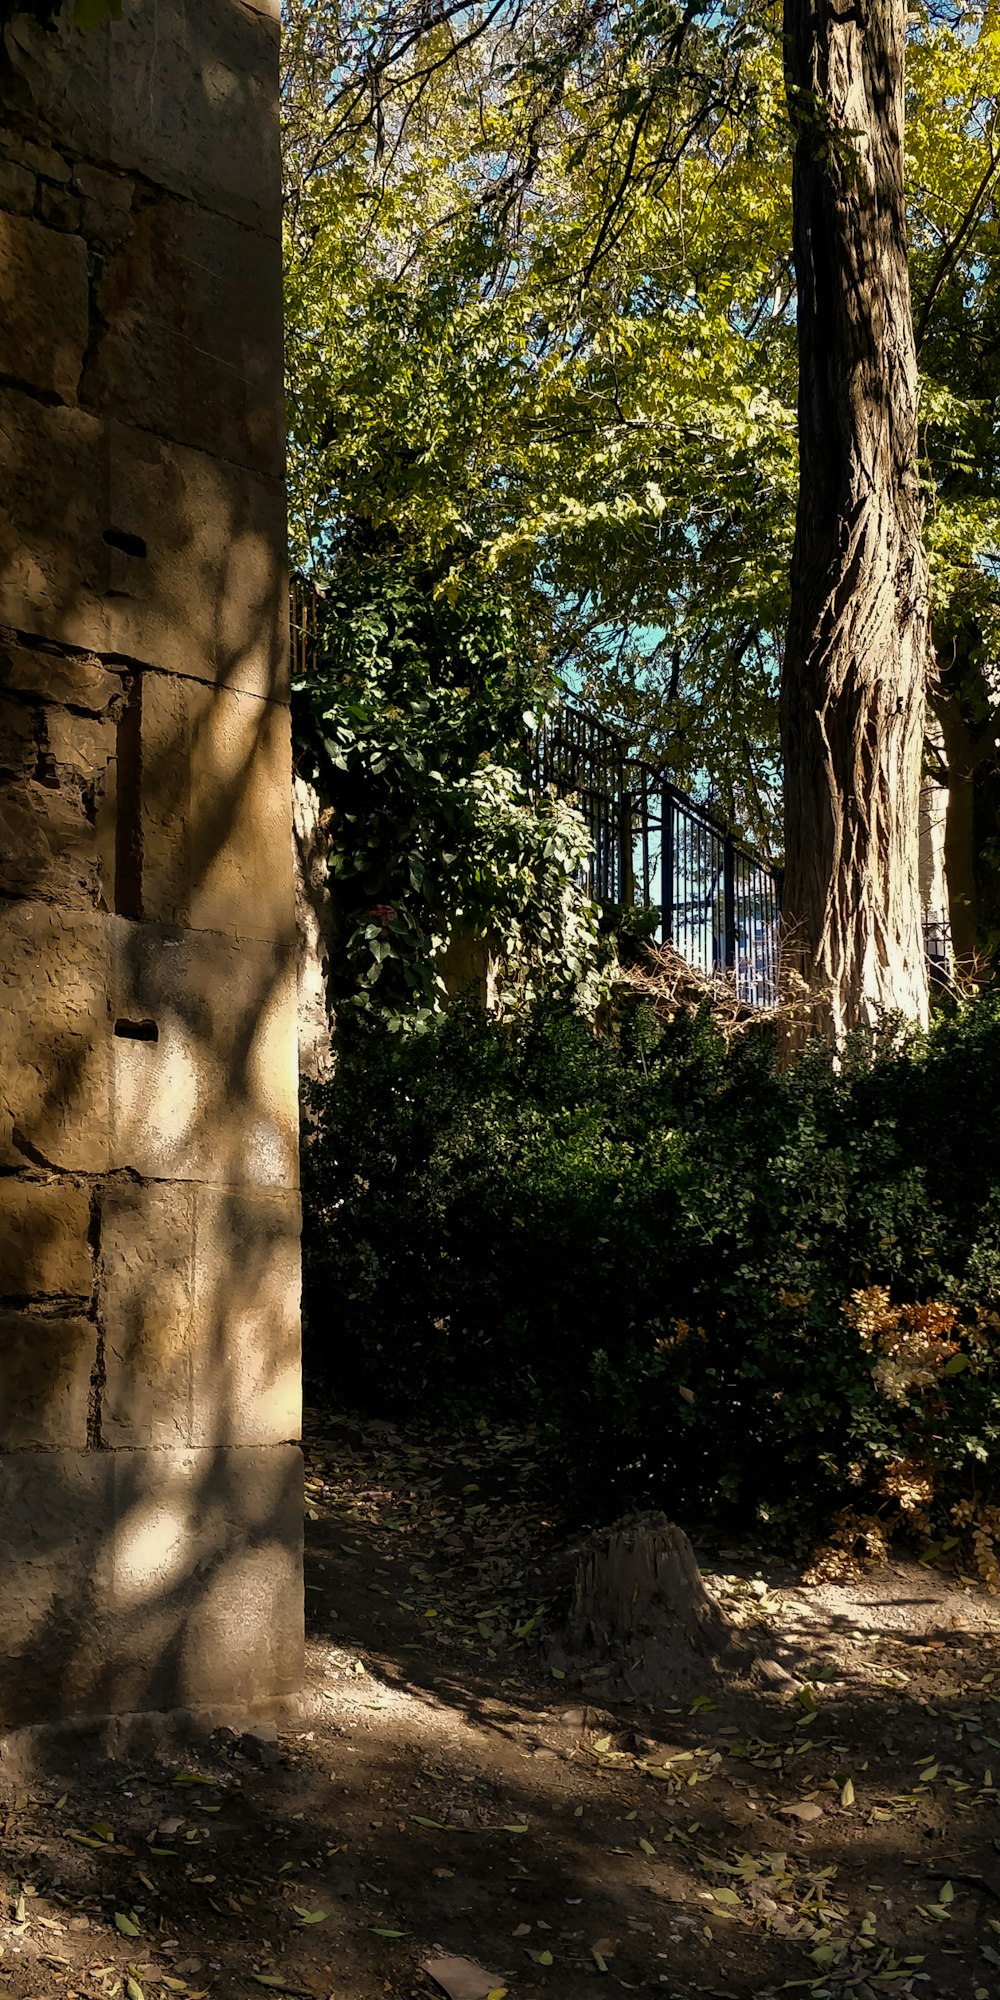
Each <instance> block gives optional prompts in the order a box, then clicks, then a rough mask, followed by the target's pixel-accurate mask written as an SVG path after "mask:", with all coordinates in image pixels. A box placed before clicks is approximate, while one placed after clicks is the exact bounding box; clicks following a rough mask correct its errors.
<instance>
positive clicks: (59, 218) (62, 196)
mask: <svg viewBox="0 0 1000 2000" xmlns="http://www.w3.org/2000/svg"><path fill="white" fill-rule="evenodd" d="M38 213H39V216H40V217H41V220H42V221H43V222H45V223H47V224H48V226H49V228H50V229H66V230H70V231H74V230H78V229H79V228H80V225H81V223H82V221H83V203H82V201H81V200H80V197H79V195H78V194H74V193H73V190H72V188H67V187H48V186H47V185H46V183H45V182H44V181H43V182H42V184H41V186H40V188H39V190H38ZM80 247H81V249H82V247H83V244H82V241H81V246H80Z"/></svg>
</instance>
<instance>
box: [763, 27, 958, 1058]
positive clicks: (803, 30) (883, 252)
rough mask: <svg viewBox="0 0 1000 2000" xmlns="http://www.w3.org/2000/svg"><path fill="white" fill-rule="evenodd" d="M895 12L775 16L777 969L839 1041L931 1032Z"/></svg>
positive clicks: (919, 584)
mask: <svg viewBox="0 0 1000 2000" xmlns="http://www.w3.org/2000/svg"><path fill="white" fill-rule="evenodd" d="M904 38H905V5H904V0H865V4H864V5H853V6H852V5H847V4H845V5H844V6H843V7H841V8H839V9H838V8H835V7H834V5H832V4H827V0H785V45H786V84H787V92H788V103H789V109H790V113H791V117H792V122H793V126H794V130H795V135H796V143H795V160H794V169H793V204H794V237H795V240H794V252H795V269H796V277H797V281H798V339H799V473H800V485H799V504H798V515H797V519H796V529H795V548H794V554H793V558H792V588H791V600H792V601H791V614H790V619H789V629H788V642H787V647H786V654H785V663H784V674H783V683H782V741H783V751H784V763H785V839H786V872H785V890H784V918H785V932H786V964H788V965H789V966H791V967H792V968H793V969H794V970H796V971H798V972H799V973H800V974H801V975H802V976H803V977H804V978H805V980H806V981H807V983H808V986H809V988H810V992H811V994H812V1008H811V1015H812V1025H813V1026H815V1027H818V1028H819V1029H820V1030H821V1032H823V1033H824V1034H825V1035H827V1037H828V1038H829V1039H831V1040H832V1041H834V1042H839V1041H840V1040H841V1038H842V1037H843V1035H844V1034H845V1033H846V1032H847V1031H848V1030H849V1029H851V1028H855V1027H859V1026H860V1027H872V1026H873V1025H874V1024H875V1023H876V1022H877V1020H878V1018H879V1017H880V1015H881V1014H882V1013H883V1012H884V1011H885V1010H896V1011H899V1012H901V1013H903V1014H905V1015H907V1016H910V1017H911V1018H913V1019H916V1020H920V1021H923V1020H926V1017H927V1005H928V1001H927V971H926V966H925V961H924V949H923V939H922V931H921V917H920V887H919V797H920V772H921V749H922V742H923V721H924V680H925V671H926V665H927V659H928V602H927V574H926V564H925V560H924V554H923V548H922V545H921V518H922V509H921V501H920V492H919V486H918V480H917V426H916V411H917V364H916V352H915V348H914V341H913V322H912V316H911V310H910V290H909V277H908V271H907V250H906V220H905V211H904V201H903V61H904Z"/></svg>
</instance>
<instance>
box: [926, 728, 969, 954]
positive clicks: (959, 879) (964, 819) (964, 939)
mask: <svg viewBox="0 0 1000 2000" xmlns="http://www.w3.org/2000/svg"><path fill="white" fill-rule="evenodd" d="M934 710H935V714H936V715H937V718H938V720H939V722H940V724H941V734H942V736H943V738H944V757H945V763H946V764H947V767H948V813H947V818H946V820H945V830H944V869H945V876H946V879H947V883H948V915H949V918H950V921H951V949H952V956H953V957H954V959H955V962H956V964H958V965H965V966H966V967H969V966H970V965H971V964H972V963H973V961H974V960H975V956H976V946H977V935H978V928H979V913H978V907H977V905H978V894H977V887H976V828H975V773H976V764H977V761H978V760H977V755H976V743H975V739H974V737H973V734H972V731H971V729H970V728H969V725H968V723H967V722H966V720H965V717H964V715H963V714H962V711H961V708H960V707H959V704H958V702H957V701H956V699H955V697H954V696H953V695H948V694H946V693H945V691H944V690H943V689H939V690H938V693H937V696H936V697H935V702H934Z"/></svg>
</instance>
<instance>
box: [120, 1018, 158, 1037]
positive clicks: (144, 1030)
mask: <svg viewBox="0 0 1000 2000" xmlns="http://www.w3.org/2000/svg"><path fill="white" fill-rule="evenodd" d="M115 1034H116V1035H118V1036H119V1037H120V1039H121V1040H122V1041H123V1042H158V1041H159V1039H160V1030H159V1028H158V1027H157V1025H156V1022H155V1021H116V1022H115Z"/></svg>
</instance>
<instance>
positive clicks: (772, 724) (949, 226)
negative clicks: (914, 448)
mask: <svg viewBox="0 0 1000 2000" xmlns="http://www.w3.org/2000/svg"><path fill="white" fill-rule="evenodd" d="M288 14H289V19H288V31H287V38H286V69H285V82H284V117H285V140H286V161H287V181H288V194H287V251H286V254H287V269H288V277H287V341H288V356H289V410H290V416H289V423H290V477H291V501H292V518H293V536H294V542H293V547H294V554H295V558H296V560H298V561H299V562H300V563H303V564H305V565H306V566H310V565H311V566H313V567H315V568H316V569H318V570H319V571H320V572H323V571H324V570H329V568H330V567H331V565H332V564H333V563H334V562H335V560H336V556H337V551H338V548H339V546H340V544H341V540H342V537H343V536H344V534H345V533H346V532H348V531H349V528H350V524H351V523H353V522H356V521H358V520H362V521H366V522H368V523H370V524H371V525H372V526H373V527H377V528H378V529H379V530H380V531H382V532H386V531H388V532H390V533H391V534H392V535H394V536H396V537H397V538H398V539H399V541H400V544H401V545H405V546H407V547H408V548H410V549H412V550H413V551H414V552H418V553H419V554H421V555H422V556H423V557H426V558H427V559H429V560H430V561H432V562H433V563H435V564H437V565H439V566H440V569H441V582H440V586H439V587H440V588H441V589H447V587H448V583H447V579H448V576H449V575H451V574H458V573H464V572H467V571H469V570H472V571H474V572H475V571H479V572H482V573H485V572H489V573H490V574H491V575H493V576H495V577H497V578H499V579H500V580H501V581H502V583H503V586H504V588H505V589H506V590H507V591H508V592H509V593H510V594H511V595H512V597H513V598H515V599H516V600H517V603H518V607H519V616H520V617H521V618H522V619H523V622H524V629H525V630H526V632H528V633H530V643H531V644H532V646H533V648H534V650H535V654H536V658H537V660H538V662H539V663H540V664H541V665H542V666H543V667H544V668H545V669H546V670H547V671H549V672H550V673H551V674H552V675H553V676H556V677H558V676H562V677H564V678H565V679H566V680H568V682H569V684H570V685H571V686H573V687H574V688H577V689H580V690H582V691H585V692H586V693H588V694H589V695H590V696H591V697H592V698H594V699H596V700H597V701H598V703H599V704H600V705H601V706H602V707H603V708H604V710H605V711H606V712H608V713H610V714H614V715H616V716H618V717H620V718H621V719H622V720H623V721H625V722H626V723H627V725H628V727H629V729H630V731H632V732H633V733H634V735H635V736H636V738H637V739H638V740H639V741H640V742H641V743H643V744H645V745H647V746H648V747H649V749H650V751H651V753H652V754H653V755H654V756H655V757H656V758H657V759H658V760H660V761H663V762H665V763H668V764H669V766H670V768H671V769H672V771H673V772H674V774H675V776H676V777H677V778H678V780H679V781H680V782H681V783H682V784H688V785H690V786H693V787H694V788H695V789H705V788H707V789H709V790H710V791H711V793H712V795H713V796H714V797H716V798H717V799H718V800H719V802H720V803H721V804H722V805H723V807H724V809H725V810H727V811H728V812H729V813H730V814H731V815H732V816H733V818H734V819H736V820H737V821H738V822H740V823H741V824H742V825H743V826H744V827H745V828H746V829H747V830H748V831H749V832H750V833H751V834H752V835H754V836H755V837H756V838H757V839H758V840H759V841H760V842H761V843H762V844H764V845H765V846H769V847H771V848H772V849H773V848H775V847H776V845H777V843H778V841H779V838H780V836H779V834H778V831H777V806H776V798H777V785H776V774H777V743H776V705H775V686H776V668H777V657H778V653H779V650H780V643H781V635H782V633H783V630H784V625H785V621H786V618H787V609H788V572H789V560H790V553H791V536H792V527H793V515H794V504H795V492H796V464H795V419H794V399H795V324H794V323H795V298H794V284H793V279H792V274H791V200H790V187H791V136H790V131H789V125H788V118H787V113H786V109H785V104H784V93H783V81H782V46H781V32H780V22H779V20H778V17H777V15H776V13H775V11H774V9H773V8H771V7H767V6H764V7H755V6H752V5H750V6H747V7H744V8H741V9H739V10H738V11H735V12H734V13H731V14H730V13H719V12H718V11H716V10H714V9H713V10H699V9H698V8H695V7H688V8H686V9H683V10H682V9H681V8H679V7H677V6H674V5H672V4H663V0H625V3H623V0H590V4H586V5H581V4H578V0H527V3H526V4H524V5H519V4H516V0H515V4H507V3H506V0H505V4H503V5H498V4H493V5H491V4H489V0H477V4H474V5H463V6H454V5H453V6H448V5H445V6H441V7H434V8H431V9H429V10H421V11H419V12H418V11H417V10H415V9H414V7H413V6H412V4H410V0H399V4H390V5H388V6H384V7H380V8H378V9H367V8H363V7H358V6H351V5H343V6H338V5H336V4H334V0H291V5H290V7H289V10H288ZM909 38H910V51H909V86H908V121H909V122H908V137H907V148H908V151H907V183H908V192H907V198H908V214H909V228H910V236H911V243H912V259H911V270H912V283H913V290H914V300H915V321H916V331H917V336H918V341H919V345H920V359H921V370H922V383H921V433H920V441H921V454H922V474H923V478H924V482H925V486H926V490H927V495H928V500H929V511H928V523H927V544H928V551H929V559H930V565H931V576H932V588H933V596H934V606H935V631H936V634H938V635H940V638H941V641H942V643H941V646H940V650H941V651H942V656H943V660H944V656H945V655H946V653H947V643H948V636H949V634H950V633H951V632H952V630H953V629H954V627H955V625H956V624H960V625H961V627H962V631H963V634H964V635H965V637H964V640H963V648H962V653H963V659H964V658H966V656H967V655H968V653H969V651H970V644H971V650H972V652H973V653H974V655H975V660H974V672H973V673H972V676H971V679H970V677H969V674H968V671H966V672H965V674H964V681H963V687H964V692H963V694H962V699H964V700H966V702H967V703H968V704H971V708H972V709H976V707H977V704H978V710H979V711H981V712H982V714H981V719H982V720H983V722H984V723H985V722H986V721H988V720H989V714H990V704H989V700H988V688H987V682H986V681H984V678H983V676H984V675H985V676H987V677H988V675H989V674H990V672H991V671H993V663H994V660H995V659H996V657H997V639H996V634H995V621H996V608H995V607H996V594H995V585H994V575H993V557H994V550H995V548H996V545H997V530H998V521H997V497H996V466H995V459H996V448H997V436H998V422H997V418H998V410H997V396H996V390H997V378H996V359H995V356H996V338H995V329H996V323H997V322H996V314H997V305H996V292H995V286H994V284H993V265H994V258H995V255H996V233H997V208H996V202H995V191H996V182H997V172H998V158H1000V156H998V141H997V130H998V125H997V121H998V116H1000V8H998V7H997V5H996V0H973V4H972V5H970V6H968V7H964V6H963V7H962V8H961V9H957V8H954V7H948V8H947V9H943V8H939V7H937V6H927V5H924V6H921V7H919V8H917V9H916V10H915V12H914V14H913V15H912V17H911V25H910V37H909ZM970 620H972V621H974V624H975V634H974V643H973V642H971V641H970V639H969V626H970ZM977 676H978V678H977ZM966 683H967V684H966ZM973 683H975V684H974V685H973ZM984 703H985V706H984Z"/></svg>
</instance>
